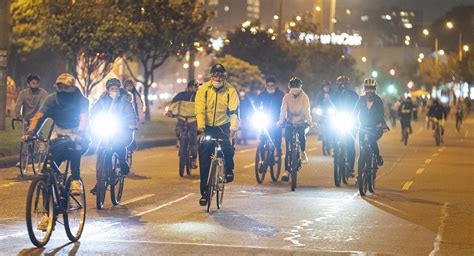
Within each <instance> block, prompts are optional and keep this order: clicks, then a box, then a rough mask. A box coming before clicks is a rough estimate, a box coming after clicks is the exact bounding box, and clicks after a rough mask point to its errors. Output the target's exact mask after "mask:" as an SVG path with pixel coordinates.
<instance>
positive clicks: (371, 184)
mask: <svg viewBox="0 0 474 256" xmlns="http://www.w3.org/2000/svg"><path fill="white" fill-rule="evenodd" d="M369 166H370V168H369V169H368V176H367V178H368V179H367V187H368V188H369V191H370V193H374V191H375V169H376V168H377V162H376V161H375V157H374V156H373V155H372V157H371V160H370V165H369Z"/></svg>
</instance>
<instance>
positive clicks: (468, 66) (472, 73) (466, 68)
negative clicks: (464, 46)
mask: <svg viewBox="0 0 474 256" xmlns="http://www.w3.org/2000/svg"><path fill="white" fill-rule="evenodd" d="M460 76H461V79H462V80H463V81H465V82H468V83H473V82H474V56H473V54H472V52H468V53H466V54H465V55H464V57H463V59H462V62H461V63H460Z"/></svg>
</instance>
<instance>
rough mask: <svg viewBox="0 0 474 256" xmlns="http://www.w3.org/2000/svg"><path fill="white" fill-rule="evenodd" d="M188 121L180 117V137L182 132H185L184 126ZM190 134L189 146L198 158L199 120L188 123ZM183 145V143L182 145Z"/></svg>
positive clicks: (177, 127)
mask: <svg viewBox="0 0 474 256" xmlns="http://www.w3.org/2000/svg"><path fill="white" fill-rule="evenodd" d="M185 125H186V122H185V121H183V120H179V119H178V123H177V124H176V137H177V138H178V139H179V138H180V137H181V134H182V133H183V132H184V126H185ZM187 125H188V136H189V147H190V149H191V154H192V156H193V157H194V159H196V157H197V152H198V143H197V131H198V128H197V122H192V123H188V124H187ZM181 146H182V145H181Z"/></svg>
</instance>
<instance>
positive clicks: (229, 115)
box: [194, 81, 239, 131]
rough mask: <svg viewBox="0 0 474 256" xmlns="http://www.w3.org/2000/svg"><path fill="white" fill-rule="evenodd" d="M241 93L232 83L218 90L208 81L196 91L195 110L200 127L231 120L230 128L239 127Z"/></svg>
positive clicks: (218, 124) (235, 128) (217, 124)
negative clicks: (238, 92) (239, 93)
mask: <svg viewBox="0 0 474 256" xmlns="http://www.w3.org/2000/svg"><path fill="white" fill-rule="evenodd" d="M238 108H239V95H238V94H237V91H236V90H235V88H234V87H232V85H230V84H228V83H227V82H224V85H223V86H222V87H221V88H220V89H218V90H216V89H215V88H214V87H213V86H212V85H211V82H210V81H208V82H206V83H204V84H203V85H202V86H200V87H199V89H198V91H197V92H196V99H195V105H194V112H195V114H196V119H197V126H198V129H204V128H205V127H206V126H222V125H224V124H227V123H229V122H230V130H231V131H236V130H237V129H238V128H239V116H238Z"/></svg>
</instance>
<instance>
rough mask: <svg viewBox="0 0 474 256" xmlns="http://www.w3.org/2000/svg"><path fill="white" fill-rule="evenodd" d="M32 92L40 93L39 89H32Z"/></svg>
mask: <svg viewBox="0 0 474 256" xmlns="http://www.w3.org/2000/svg"><path fill="white" fill-rule="evenodd" d="M30 89H31V91H32V92H37V91H39V88H30Z"/></svg>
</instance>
